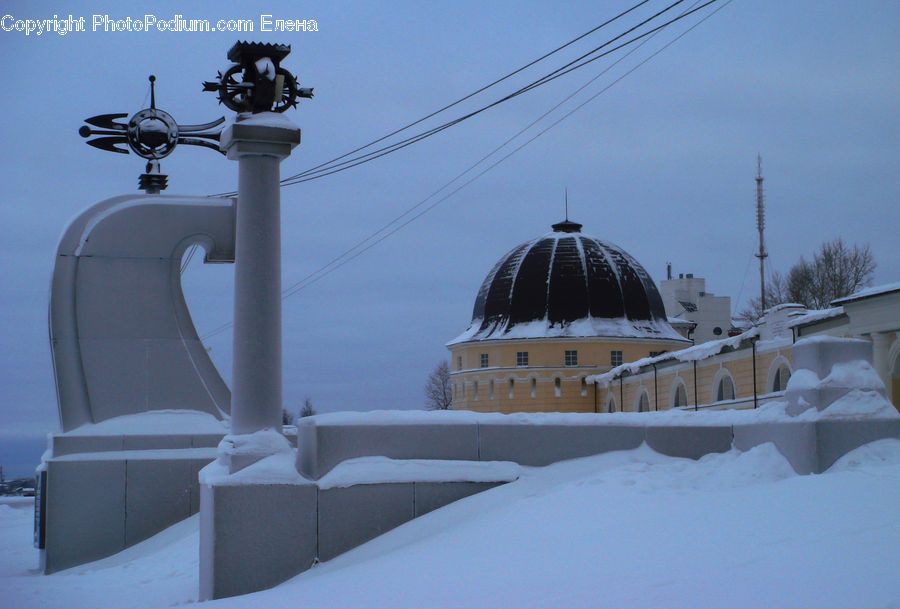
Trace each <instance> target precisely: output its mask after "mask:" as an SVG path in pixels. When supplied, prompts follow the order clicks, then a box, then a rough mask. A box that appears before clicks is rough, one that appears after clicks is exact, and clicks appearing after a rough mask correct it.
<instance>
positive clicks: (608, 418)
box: [299, 370, 900, 441]
mask: <svg viewBox="0 0 900 609" xmlns="http://www.w3.org/2000/svg"><path fill="white" fill-rule="evenodd" d="M807 372H808V373H809V374H810V375H812V378H813V379H814V385H813V387H815V386H818V383H819V382H820V381H819V380H818V378H817V377H816V376H815V374H814V373H812V372H811V371H801V370H798V371H797V372H795V373H794V375H792V376H791V380H790V381H788V387H792V385H791V383H793V382H795V381H794V379H795V378H798V381H797V383H799V382H800V381H802V380H803V379H804V378H805V377H804V375H805V374H806V373H807ZM798 375H799V376H798ZM869 393H870V392H865V391H861V392H858V393H856V394H854V395H856V396H859V397H860V399H859V401H856V402H854V401H853V400H852V399H849V400H848V402H847V412H848V416H856V415H868V416H871V415H872V414H873V413H875V412H879V413H881V415H880V416H884V417H886V418H894V417H897V416H900V414H898V413H897V411H896V409H894V408H893V407H892V406H891V404H890V402H888V401H887V400H886V399H885V398H884V397H882V396H881V395H879V394H877V393H874V394H872V396H870V395H869ZM761 397H765V396H761ZM786 407H787V401H785V400H772V401H769V402H766V403H765V404H762V405H761V406H760V407H759V408H756V409H749V410H715V411H710V410H705V411H704V412H703V413H697V412H694V411H693V410H690V409H688V410H681V409H669V410H660V411H653V412H613V413H600V414H597V413H592V412H516V413H512V414H501V413H496V412H484V413H480V412H472V411H464V410H433V411H431V410H371V411H368V412H349V411H348V412H333V413H325V414H318V415H315V416H312V417H304V418H303V419H302V420H301V421H300V423H299V425H300V426H301V427H303V426H312V425H323V426H325V425H327V426H357V425H386V426H390V425H424V424H428V425H474V424H479V425H492V424H498V425H503V424H509V425H533V426H540V425H582V426H583V425H614V426H622V425H628V426H635V427H643V426H654V425H673V426H679V425H692V426H697V425H711V426H719V425H741V424H751V423H761V422H767V423H769V422H777V421H792V420H796V418H795V417H793V416H791V415H789V414H787V413H786V411H785V409H786ZM820 414H821V413H818V412H811V413H805V414H804V416H805V417H807V418H810V417H815V416H819V415H820ZM301 441H302V439H301Z"/></svg>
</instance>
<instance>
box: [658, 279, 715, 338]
mask: <svg viewBox="0 0 900 609" xmlns="http://www.w3.org/2000/svg"><path fill="white" fill-rule="evenodd" d="M669 275H670V277H669V278H668V279H664V280H663V281H661V282H660V284H659V293H660V296H662V299H663V305H665V307H666V315H668V316H669V317H670V318H680V319H686V320H688V321H692V322H694V323H695V324H697V325H696V327H695V328H694V332H693V335H692V338H693V339H694V343H695V344H699V343H705V342H707V341H710V340H716V339H719V338H725V337H727V336H728V332H729V330H731V297H729V296H716V295H715V294H711V293H709V292H707V291H706V279H703V278H702V277H694V274H693V273H686V274H685V273H681V274H679V275H678V278H677V279H673V278H672V277H671V272H670V273H669Z"/></svg>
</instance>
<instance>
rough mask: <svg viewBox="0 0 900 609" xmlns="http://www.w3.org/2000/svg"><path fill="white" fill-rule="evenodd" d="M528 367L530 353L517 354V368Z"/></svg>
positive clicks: (519, 352) (521, 352)
mask: <svg viewBox="0 0 900 609" xmlns="http://www.w3.org/2000/svg"><path fill="white" fill-rule="evenodd" d="M527 365H528V351H518V352H516V366H527Z"/></svg>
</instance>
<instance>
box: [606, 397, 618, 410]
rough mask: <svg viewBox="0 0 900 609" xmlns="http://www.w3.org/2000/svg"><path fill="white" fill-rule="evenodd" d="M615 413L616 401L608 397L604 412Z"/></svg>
mask: <svg viewBox="0 0 900 609" xmlns="http://www.w3.org/2000/svg"><path fill="white" fill-rule="evenodd" d="M615 411H616V399H615V398H614V397H613V396H609V400H608V401H607V402H606V412H615Z"/></svg>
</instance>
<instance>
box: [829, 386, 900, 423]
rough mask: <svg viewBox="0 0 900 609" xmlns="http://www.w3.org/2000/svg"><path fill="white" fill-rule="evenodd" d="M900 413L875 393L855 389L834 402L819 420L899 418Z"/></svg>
mask: <svg viewBox="0 0 900 609" xmlns="http://www.w3.org/2000/svg"><path fill="white" fill-rule="evenodd" d="M898 417H900V413H898V412H897V409H896V408H894V405H893V404H891V403H890V402H888V401H887V400H886V399H884V397H882V396H881V394H879V393H876V392H875V391H862V390H860V389H854V390H853V391H851V392H850V393H848V394H847V395H845V396H844V397H842V398H839V399H837V400H835V401H834V402H832V403H831V404H830V405H829V406H828V408H826V409H825V410H823V411H822V412H821V413H819V418H823V419H838V418H857V419H858V418H883V419H890V418H894V419H896V418H898Z"/></svg>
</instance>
